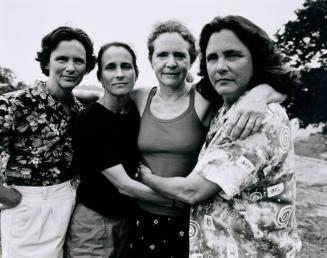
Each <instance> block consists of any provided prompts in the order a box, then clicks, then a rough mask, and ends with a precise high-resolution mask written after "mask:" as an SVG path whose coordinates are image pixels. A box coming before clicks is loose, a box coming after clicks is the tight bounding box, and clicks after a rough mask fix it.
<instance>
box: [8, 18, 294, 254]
mask: <svg viewBox="0 0 327 258" xmlns="http://www.w3.org/2000/svg"><path fill="white" fill-rule="evenodd" d="M226 19H232V20H233V19H234V20H236V21H238V22H235V24H236V25H237V24H240V25H242V26H243V27H245V31H247V30H248V34H249V35H251V37H250V39H247V38H246V37H245V36H244V31H243V32H241V33H240V34H239V31H234V27H231V28H230V27H227V28H221V27H215V26H212V27H213V30H212V31H210V33H208V32H206V31H205V29H206V28H207V27H208V26H209V25H207V27H205V28H204V32H202V34H201V39H200V50H201V54H202V55H201V59H200V60H201V66H200V69H201V70H200V72H201V75H202V76H203V80H202V81H201V83H199V84H198V86H196V85H191V84H189V83H187V82H186V77H187V74H188V72H189V69H190V67H191V65H192V63H193V62H194V60H195V58H196V48H195V40H194V37H193V36H192V34H191V33H190V32H189V31H188V29H187V28H186V27H185V26H183V25H182V24H181V23H179V22H176V21H168V22H165V23H162V24H159V25H158V26H156V27H155V28H154V30H153V32H152V33H151V35H150V37H149V40H148V50H149V61H150V63H151V65H152V68H153V69H154V72H155V75H156V77H157V80H158V87H154V88H151V89H145V88H142V89H138V90H136V91H135V92H132V93H131V91H132V89H133V86H134V84H135V81H136V79H137V76H138V69H137V64H136V57H135V54H134V52H133V51H132V49H131V48H130V47H129V46H128V45H126V44H124V43H120V42H114V43H109V44H107V45H104V46H103V47H102V48H101V50H100V52H99V55H98V73H97V75H98V79H99V81H100V82H101V84H102V85H103V87H104V92H105V93H104V96H103V97H102V98H101V99H100V100H98V101H97V102H96V103H93V104H91V105H90V106H89V107H87V108H86V109H84V110H83V111H82V112H80V113H79V114H78V116H77V117H76V118H75V119H74V120H73V121H74V123H73V148H74V159H73V166H72V168H73V169H74V171H75V172H76V173H78V174H79V175H80V177H81V184H80V187H79V190H78V198H77V201H78V204H77V205H76V208H75V211H74V214H73V216H72V220H71V223H70V228H69V233H68V241H67V247H68V248H67V250H68V253H67V254H68V255H70V256H71V257H92V256H97V257H176V258H182V257H189V256H190V257H206V256H208V255H211V256H212V257H274V255H278V254H283V255H285V257H286V253H287V254H288V255H289V256H288V257H292V255H293V256H294V255H295V251H296V248H295V247H294V245H293V244H292V243H294V242H292V238H291V237H290V234H289V233H290V232H292V234H293V235H292V236H296V235H295V232H293V231H290V229H292V230H293V228H294V223H293V222H292V221H293V220H291V219H288V221H287V222H284V224H283V225H282V226H281V227H279V228H278V230H279V231H278V232H277V234H275V233H274V232H275V231H276V230H277V228H276V227H274V225H275V224H269V225H268V224H267V225H268V226H266V224H265V225H261V224H260V223H261V222H260V223H259V222H257V221H255V222H253V223H252V221H249V220H250V219H252V218H253V217H254V216H252V215H253V214H255V215H256V216H261V214H262V212H261V211H262V209H263V206H265V207H266V206H267V205H268V208H271V207H273V208H274V209H273V210H274V211H275V213H274V212H272V214H274V215H272V214H270V218H271V219H272V220H273V219H274V218H275V219H278V216H277V215H278V214H279V212H280V210H281V209H283V207H284V206H285V205H283V204H284V203H285V202H284V199H285V201H286V202H287V203H289V205H288V206H287V205H286V206H287V207H290V208H291V212H292V214H293V215H294V209H293V208H294V198H295V196H294V195H292V194H291V193H292V191H293V190H294V184H293V183H292V182H293V181H294V177H292V176H291V175H292V173H293V170H291V168H290V167H289V166H284V165H283V164H284V160H287V161H290V159H291V156H290V155H289V154H288V153H289V149H291V143H290V142H289V141H288V139H289V138H288V137H289V134H287V132H286V135H284V134H283V133H282V131H283V130H281V129H279V128H280V127H279V126H282V125H285V127H286V128H287V117H286V116H285V114H283V112H282V111H281V109H280V107H277V106H276V104H274V105H272V106H271V108H270V106H269V107H268V109H267V113H268V114H270V115H271V117H274V116H276V121H277V118H280V123H279V122H278V123H277V122H276V123H267V121H266V120H267V119H268V118H267V115H265V120H264V121H263V125H262V127H260V126H261V121H262V119H263V116H264V114H265V109H266V108H265V106H266V104H267V103H271V102H273V101H275V100H279V99H282V98H283V97H282V95H280V94H279V93H277V92H276V91H274V90H273V89H272V88H271V87H269V86H268V85H260V86H258V85H259V84H263V83H268V84H270V85H271V86H273V87H275V88H276V89H278V91H280V92H287V90H283V88H282V87H281V85H282V83H283V80H280V79H279V77H278V76H279V75H281V74H283V73H284V70H283V69H282V68H281V66H278V65H281V63H278V62H279V59H278V58H277V55H276V56H274V55H271V56H269V54H270V53H274V50H273V48H272V46H271V45H269V47H270V48H269V49H268V50H269V51H270V52H269V51H268V50H267V49H265V47H263V48H262V49H263V50H264V51H268V52H262V53H260V54H259V55H257V54H256V53H255V52H254V51H253V48H252V44H254V42H255V41H256V40H257V36H256V35H258V32H261V30H260V29H258V28H257V27H256V26H253V24H252V23H250V22H249V21H247V20H245V19H243V18H240V17H234V16H231V17H229V18H226ZM218 20H219V19H218ZM213 24H215V23H214V22H213ZM236 25H233V26H236ZM242 26H241V27H242ZM236 27H237V26H236ZM242 33H243V34H242ZM252 34H253V35H252ZM259 34H260V33H259ZM264 35H265V34H264ZM206 37H207V38H206ZM244 38H246V40H249V41H246V42H244V41H245V39H244ZM201 42H202V43H201ZM203 42H204V43H203ZM259 42H260V44H266V42H264V41H259ZM227 43H228V44H227ZM257 44H259V43H257ZM260 49H261V48H260ZM266 56H269V57H272V58H271V59H269V58H267V59H266ZM274 58H275V59H274ZM265 62H266V63H265ZM270 62H271V63H270ZM274 62H275V63H274ZM276 62H277V63H276ZM276 64H278V65H277V66H275V67H274V65H276ZM262 65H265V66H263V68H262V67H261V66H262ZM276 67H278V68H280V70H279V71H277V73H275V74H274V73H273V72H271V73H269V72H266V70H265V69H266V68H267V69H268V68H271V71H272V70H273V68H276ZM268 70H269V69H268ZM274 71H275V70H274ZM265 72H266V73H265ZM276 74H277V76H276ZM254 75H256V76H254ZM274 76H275V77H274ZM277 77H278V79H277V80H275V78H277ZM280 78H282V77H280ZM283 78H287V76H286V75H285V76H284V77H283ZM212 85H213V86H214V87H212ZM249 85H250V86H249ZM75 86H76V85H75ZM197 87H198V88H199V90H197V89H196V88H197ZM251 88H253V90H251V91H250V92H248V94H246V95H245V96H243V97H242V99H240V96H241V95H243V94H244V92H245V91H247V90H250V89H251ZM199 91H200V92H201V93H202V94H203V96H204V97H203V96H202V95H201V94H200V93H199ZM130 93H131V94H130ZM217 93H218V94H219V95H221V96H222V97H223V100H224V108H223V109H222V110H221V111H220V112H217V110H218V108H219V105H220V104H221V103H222V101H221V100H220V97H219V96H218V95H217ZM258 95H259V96H260V99H261V102H259V103H260V104H261V105H259V106H258V105H254V104H253V103H258V101H257V100H258ZM129 96H131V98H132V100H133V101H134V102H132V101H131V100H130V99H129ZM208 97H209V98H211V99H213V101H212V102H211V104H210V102H209V101H208V100H207V99H206V98H208ZM134 103H135V104H136V105H135V106H134ZM248 107H250V109H251V107H253V108H252V109H253V110H252V111H253V112H245V113H244V112H242V110H243V109H245V110H249V109H248ZM137 111H138V113H139V115H140V117H141V120H140V121H139V115H138V114H137ZM260 112H261V113H260ZM213 114H214V116H213V120H212V123H211V126H210V129H209V134H208V136H207V138H206V134H207V131H208V126H209V123H210V120H211V118H212V115H213ZM258 114H259V115H258ZM278 121H279V120H278ZM235 123H237V125H236V126H235V129H234V130H233V131H232V134H230V133H229V131H230V128H231V127H234V124H235ZM276 124H278V126H275V125H276ZM139 126H140V127H139ZM259 127H260V128H259ZM283 128H284V127H283ZM285 130H286V129H285ZM251 131H254V134H253V135H252V136H250V137H247V138H246V136H247V135H248V134H249V133H250V132H251ZM286 131H287V130H286ZM138 133H139V135H138ZM239 135H240V138H241V139H242V140H236V141H235V139H236V138H237V136H239ZM279 135H281V136H279ZM258 137H259V138H260V137H261V138H262V137H263V138H262V141H261V140H260V141H259V142H260V144H261V145H262V148H261V147H260V148H258V151H256V152H255V153H253V154H252V151H254V150H255V149H256V148H255V146H256V144H257V143H258V139H257V138H258ZM283 137H285V138H283ZM253 138H255V139H256V140H255V141H254V143H251V142H250V141H251V140H250V139H253ZM261 138H260V139H261ZM205 139H206V143H205V144H204V146H203V147H202V151H201V154H200V158H199V162H198V163H197V156H198V154H199V152H200V149H201V146H202V144H203V142H204V141H205ZM278 139H279V142H278V141H277V140H278ZM247 141H249V143H247ZM285 141H286V142H285ZM247 144H249V145H247ZM270 144H271V145H272V146H270ZM278 144H279V145H278ZM261 145H260V146H261ZM241 147H242V148H244V149H245V151H242V148H241ZM233 148H234V149H235V150H234V149H233ZM138 150H139V151H140V152H141V154H139V153H138ZM209 150H210V151H209ZM211 150H212V151H211ZM234 152H235V153H234ZM248 152H249V153H251V155H250V156H251V157H252V156H253V157H254V158H253V159H252V158H251V157H249V155H248V154H247V153H248ZM228 153H232V154H231V155H228ZM238 154H240V155H238ZM226 155H227V156H226ZM228 157H229V158H228ZM242 157H243V158H242ZM139 161H142V163H143V164H144V165H145V166H147V167H149V168H150V169H151V171H152V173H153V174H150V173H149V169H148V168H146V167H144V166H143V167H141V169H140V171H139V172H140V174H141V179H142V180H143V182H144V183H146V184H148V185H149V186H151V187H153V188H154V189H156V190H158V191H159V192H160V193H158V192H155V191H154V190H152V189H151V188H149V187H148V186H146V185H145V184H143V183H141V182H139V181H136V180H134V179H133V177H134V173H135V172H136V169H137V166H138V163H139ZM225 161H226V163H225ZM227 161H229V163H227ZM233 162H234V163H235V164H236V165H233V164H234V163H233ZM194 167H195V168H194ZM281 168H283V169H281ZM288 168H289V169H290V170H288ZM260 169H264V170H262V171H263V172H262V175H261V172H260V171H261V170H260ZM264 171H265V172H264ZM281 171H283V172H281ZM191 172H192V173H191ZM190 173H191V174H190ZM189 174H190V175H189ZM188 175H189V176H188ZM258 175H260V176H258ZM292 180H293V181H292ZM270 183H271V184H270ZM282 185H283V186H284V187H282ZM259 186H260V187H261V188H263V189H265V190H263V191H266V192H262V193H261V194H262V196H263V197H262V198H257V199H256V200H254V199H253V200H252V199H249V200H248V199H246V200H247V204H248V203H249V202H253V203H254V204H251V205H250V206H251V207H254V206H255V207H257V209H254V208H251V210H249V211H248V210H247V207H248V206H249V205H243V203H242V201H238V202H236V201H235V200H234V199H235V196H240V197H237V198H240V200H242V198H245V197H243V195H244V196H246V195H247V194H249V195H251V193H252V190H253V189H254V188H255V189H254V190H256V189H257V188H258V189H259V188H260V187H259ZM269 187H272V188H269ZM292 187H293V188H292ZM261 188H260V189H261ZM275 188H276V189H275ZM277 188H278V189H279V190H280V193H279V195H280V196H279V198H277V199H279V200H281V199H283V198H284V199H283V201H279V202H278V204H276V205H272V204H271V202H273V201H274V200H275V199H276V197H275V196H277V195H272V196H269V191H270V192H271V191H273V190H274V191H273V192H274V193H275V190H276V191H277V190H278V189H277ZM260 189H259V190H260ZM267 189H270V190H267ZM287 189H289V190H287ZM292 189H293V190H292ZM254 190H253V191H254ZM259 190H258V192H260V191H259ZM254 192H256V191H254ZM215 193H221V194H222V196H223V197H220V195H215ZM265 193H266V195H265ZM283 193H284V195H285V196H284V195H283ZM287 193H289V194H288V195H287ZM161 194H163V195H165V196H167V197H164V196H163V195H161ZM223 194H225V195H223ZM125 195H127V196H130V197H134V198H137V199H138V201H137V205H136V206H137V207H134V205H133V201H132V200H131V199H129V198H128V197H125ZM211 196H214V197H213V199H210V200H209V201H208V205H202V206H199V207H197V206H195V207H193V208H192V213H191V218H192V220H191V228H190V229H191V231H190V237H191V240H192V242H191V245H190V246H189V225H190V221H189V212H190V210H189V208H190V207H189V205H188V204H186V203H190V204H195V203H197V202H198V201H200V200H203V199H207V198H209V197H211ZM283 196H284V197H283ZM273 197H275V199H274V198H273ZM282 197H283V198H282ZM23 199H24V194H23ZM235 204H238V205H239V206H240V208H239V209H238V207H239V206H237V207H234V206H235ZM225 206H226V207H225ZM241 206H242V207H243V208H242V207H241ZM286 206H285V207H286ZM217 207H220V208H219V209H217ZM224 207H225V208H224ZM227 207H229V208H228V211H229V210H233V211H235V212H236V213H237V214H238V216H237V218H236V219H234V218H233V217H230V216H228V212H227V210H226V209H227ZM202 211H204V212H205V213H203V212H202ZM251 212H252V213H251ZM226 214H227V215H226ZM128 215H132V216H131V217H132V218H128V217H129V216H128ZM200 215H201V216H200ZM275 215H276V216H275ZM274 216H275V217H274ZM293 217H294V216H292V218H293ZM282 218H284V217H283V216H282ZM290 218H291V217H290ZM131 221H133V222H132V223H131V224H132V225H128V224H129V223H130V222H131ZM231 221H232V222H231ZM195 222H196V223H195ZM238 222H239V223H238ZM265 223H266V222H265ZM194 225H196V226H195V227H194ZM262 227H267V228H262ZM199 230H200V231H199ZM129 231H130V233H129ZM198 232H200V233H198ZM271 232H272V233H271ZM270 233H271V234H270ZM277 236H283V237H290V238H289V241H286V242H287V243H284V244H283V245H279V246H278V245H277V246H275V245H274V243H275V242H278V240H276V238H277ZM192 237H193V238H192ZM253 239H259V240H258V241H257V242H258V243H266V239H268V240H269V241H268V240H267V241H268V243H269V244H271V245H272V246H273V247H275V249H273V250H274V251H273V252H268V251H267V248H266V247H265V245H264V244H262V245H259V244H256V243H257V242H254V243H255V244H253V242H251V241H252V240H253ZM272 239H273V240H274V241H275V242H274V241H273V240H272ZM283 239H284V238H283ZM189 249H190V251H189ZM275 250H280V253H276V252H275ZM201 255H202V256H201ZM249 255H252V256H249ZM267 255H268V256H267ZM269 255H270V256H269ZM7 257H10V256H7ZM53 257H57V256H53ZM208 257H210V256H208Z"/></svg>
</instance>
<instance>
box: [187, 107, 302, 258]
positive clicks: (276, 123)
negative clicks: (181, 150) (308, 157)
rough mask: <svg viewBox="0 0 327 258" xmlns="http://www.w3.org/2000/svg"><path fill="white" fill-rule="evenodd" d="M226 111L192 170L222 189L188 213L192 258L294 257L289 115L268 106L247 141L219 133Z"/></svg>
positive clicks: (216, 121)
mask: <svg viewBox="0 0 327 258" xmlns="http://www.w3.org/2000/svg"><path fill="white" fill-rule="evenodd" d="M230 112H233V108H231V109H230V110H229V111H228V112H227V111H226V109H225V107H223V108H222V109H221V110H220V111H219V112H218V113H217V115H216V116H215V117H214V118H213V120H212V122H211V126H210V129H209V133H208V136H207V140H206V143H205V144H204V146H203V148H202V150H201V152H200V155H199V160H198V163H197V165H196V167H195V170H196V172H197V173H198V175H200V176H202V177H204V178H206V179H207V180H209V181H211V182H214V183H215V184H217V185H218V186H219V187H220V189H221V191H220V192H218V193H217V194H216V195H214V196H213V197H212V198H210V199H208V200H206V201H203V202H201V203H199V204H197V205H195V206H193V207H192V209H191V220H190V257H192V258H195V257H196V258H200V257H201V258H202V257H203V258H204V257H215V258H218V257H230V258H234V257H235V258H236V257H239V258H241V257H295V256H296V254H297V253H298V251H299V250H300V248H301V241H300V239H299V238H298V235H297V232H296V221H295V173H294V157H293V144H292V140H291V130H290V124H289V120H288V117H287V115H286V113H285V111H284V109H283V108H282V107H281V106H280V105H279V104H270V105H269V106H268V109H267V112H266V115H265V119H264V121H263V126H262V128H261V129H260V130H259V131H258V132H257V133H255V134H253V135H251V136H249V137H248V138H247V139H245V140H236V141H231V140H230V139H229V138H228V137H226V136H225V135H224V133H223V128H224V127H223V124H224V121H225V120H226V116H228V115H229V114H230Z"/></svg>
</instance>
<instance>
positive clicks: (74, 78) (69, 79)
mask: <svg viewBox="0 0 327 258" xmlns="http://www.w3.org/2000/svg"><path fill="white" fill-rule="evenodd" d="M63 78H64V79H65V80H68V81H74V80H77V79H78V77H74V76H63Z"/></svg>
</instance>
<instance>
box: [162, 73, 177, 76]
mask: <svg viewBox="0 0 327 258" xmlns="http://www.w3.org/2000/svg"><path fill="white" fill-rule="evenodd" d="M162 74H163V75H171V76H176V75H178V74H179V73H162Z"/></svg>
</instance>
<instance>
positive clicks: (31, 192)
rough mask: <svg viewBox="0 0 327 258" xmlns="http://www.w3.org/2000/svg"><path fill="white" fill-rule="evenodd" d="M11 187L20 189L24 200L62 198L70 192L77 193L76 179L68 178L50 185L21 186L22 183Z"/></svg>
mask: <svg viewBox="0 0 327 258" xmlns="http://www.w3.org/2000/svg"><path fill="white" fill-rule="evenodd" d="M10 187H11V188H14V189H16V190H18V191H19V192H20V193H21V194H22V196H23V198H22V202H23V201H24V199H25V200H26V198H29V199H42V200H47V199H50V198H60V197H62V196H64V195H67V194H70V193H74V194H75V193H76V188H77V184H76V180H75V179H72V180H68V181H66V182H64V183H60V184H56V185H50V186H21V185H11V186H10Z"/></svg>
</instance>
